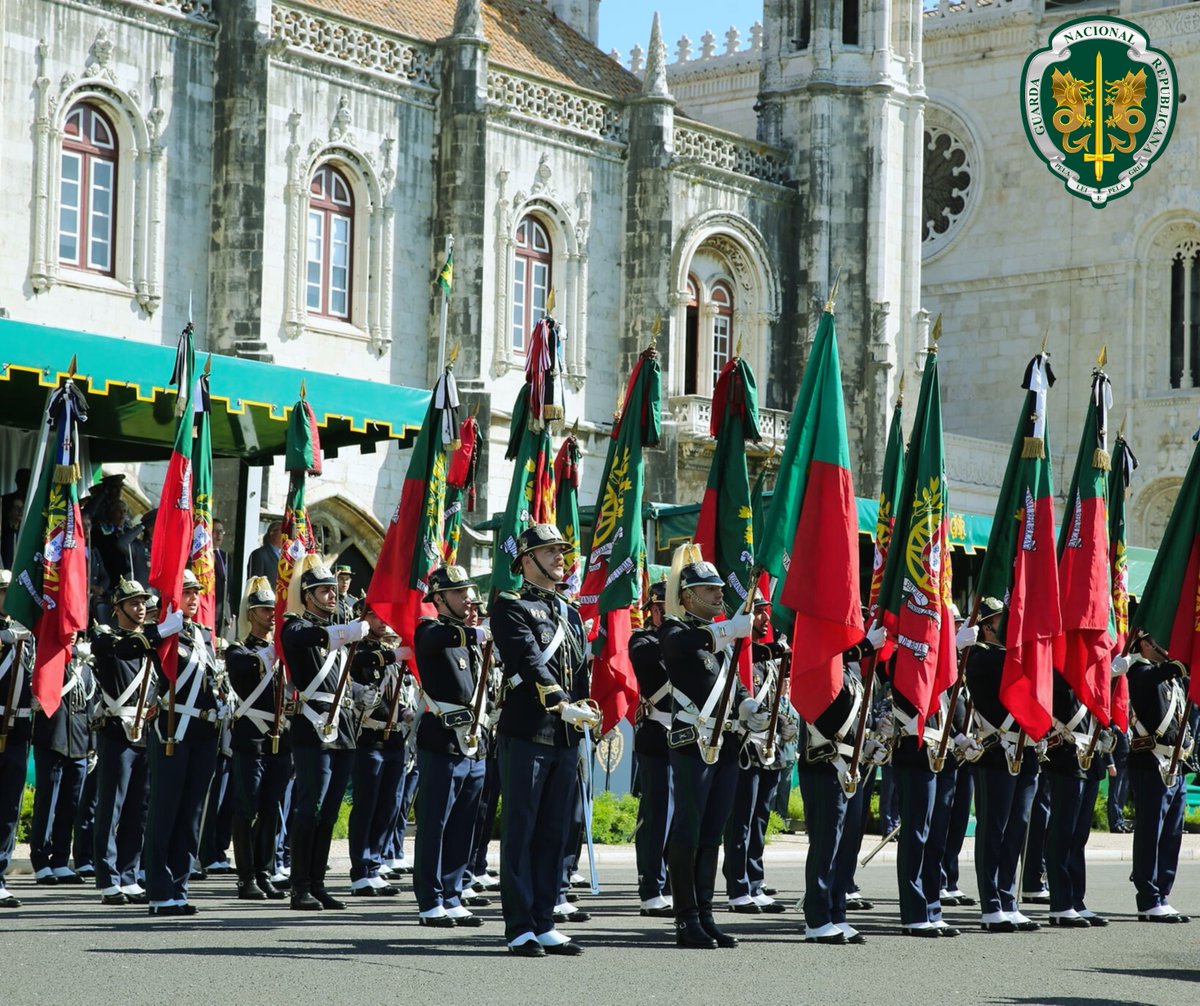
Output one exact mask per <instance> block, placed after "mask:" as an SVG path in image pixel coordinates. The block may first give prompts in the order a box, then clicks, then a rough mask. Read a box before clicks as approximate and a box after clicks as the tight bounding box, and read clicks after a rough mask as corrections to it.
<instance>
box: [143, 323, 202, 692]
mask: <svg viewBox="0 0 1200 1006" xmlns="http://www.w3.org/2000/svg"><path fill="white" fill-rule="evenodd" d="M194 339H195V333H194V330H193V328H192V323H191V322H190V321H189V322H188V323H187V327H186V328H184V330H183V334H182V335H181V336H180V337H179V348H178V350H177V352H176V355H175V371H174V373H173V374H172V375H171V384H173V385H174V386H175V389H176V395H177V399H176V406H175V411H176V414H177V415H178V416H179V421H178V426H177V427H176V430H175V446H174V447H173V449H172V450H171V459H170V460H169V461H168V462H167V476H166V478H165V479H164V481H163V487H162V493H161V495H160V497H159V504H158V519H157V520H156V521H155V522H154V539H153V541H152V542H151V544H150V586H151V587H153V588H154V589H155V590H157V591H158V596H159V621H162V619H164V618H166V617H167V615H168V614H169V613H171V612H173V611H178V610H179V606H180V603H181V602H182V600H183V571H184V569H186V568H187V566H188V562H189V560H190V559H191V555H192V536H193V533H194V529H195V520H194V516H193V513H192V447H193V441H194V440H195V432H196V419H197V411H198V408H199V403H198V399H199V397H200V388H199V381H198V380H197V377H196V347H195V341H194ZM158 655H159V661H160V664H161V666H162V671H163V674H165V675H166V676H167V678H168V679H170V680H171V681H174V680H175V677H176V674H177V673H178V670H179V647H178V645H176V641H175V639H174V638H168V639H166V640H165V641H164V642H163V643H162V645H161V646H159V649H158Z"/></svg>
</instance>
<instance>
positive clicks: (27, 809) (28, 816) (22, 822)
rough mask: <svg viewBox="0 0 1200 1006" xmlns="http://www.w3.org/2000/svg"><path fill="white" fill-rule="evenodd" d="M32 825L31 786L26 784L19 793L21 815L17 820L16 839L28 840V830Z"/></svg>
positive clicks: (20, 840)
mask: <svg viewBox="0 0 1200 1006" xmlns="http://www.w3.org/2000/svg"><path fill="white" fill-rule="evenodd" d="M32 826H33V787H32V786H26V787H25V792H24V793H22V794H21V817H20V819H19V820H18V821H17V841H18V842H28V841H29V831H30V829H31V828H32Z"/></svg>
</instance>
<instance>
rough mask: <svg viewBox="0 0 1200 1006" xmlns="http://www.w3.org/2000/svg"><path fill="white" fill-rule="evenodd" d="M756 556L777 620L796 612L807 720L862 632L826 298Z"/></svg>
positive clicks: (795, 690) (798, 691) (825, 702)
mask: <svg viewBox="0 0 1200 1006" xmlns="http://www.w3.org/2000/svg"><path fill="white" fill-rule="evenodd" d="M758 560H759V563H760V564H761V565H762V566H763V568H764V569H766V570H767V571H768V572H769V573H770V574H771V575H772V576H773V577H775V578H776V585H775V595H774V598H773V611H772V617H773V618H774V619H775V621H776V625H777V626H778V627H780V628H783V627H784V626H785V625H786V622H784V621H783V619H784V618H785V617H786V613H787V612H788V611H790V612H794V617H795V627H794V630H793V632H792V637H791V638H792V640H793V651H792V678H791V680H792V694H791V698H792V704H793V705H794V706H795V707H796V709H797V711H799V713H800V715H801V716H802V717H804V719H805V720H807V721H809V722H812V720H814V719H816V717H817V716H819V715H820V714H821V713H823V712H824V711H825V710H826V709H827V708H828V707H829V704H830V703H831V702H832V701H833V700H834V699H835V698H836V697H837V694H838V692H839V691H840V690H841V687H842V652H843V651H844V650H846V649H848V648H849V647H851V646H853V645H854V644H855V643H857V642H859V641H860V640H861V639H862V638H863V618H862V596H861V593H860V591H859V577H858V517H857V507H856V504H855V500H854V483H853V480H852V478H851V476H850V448H849V444H848V442H847V439H846V411H845V403H844V402H843V400H842V374H841V365H840V363H839V361H838V350H837V333H836V332H835V330H834V324H833V313H832V305H831V304H827V305H826V310H825V313H824V314H823V315H822V316H821V321H820V323H819V324H818V325H817V333H816V336H815V338H814V340H813V346H812V353H811V355H810V356H809V360H808V365H807V367H806V368H805V370H804V380H803V382H802V384H801V386H800V395H799V397H798V398H797V400H796V407H795V409H794V410H793V412H792V422H791V428H790V429H789V430H788V438H787V443H786V444H785V446H784V449H783V457H782V459H781V460H780V464H779V473H778V475H777V477H776V479H775V493H774V495H773V496H772V497H771V506H770V509H769V510H768V511H767V519H766V527H765V528H764V532H763V540H762V542H761V543H760V544H759V546H758Z"/></svg>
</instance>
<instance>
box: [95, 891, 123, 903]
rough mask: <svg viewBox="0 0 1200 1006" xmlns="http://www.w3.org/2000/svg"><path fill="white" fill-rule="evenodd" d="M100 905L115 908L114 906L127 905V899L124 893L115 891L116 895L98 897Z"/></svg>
mask: <svg viewBox="0 0 1200 1006" xmlns="http://www.w3.org/2000/svg"><path fill="white" fill-rule="evenodd" d="M100 904H102V905H109V906H113V907H115V906H116V905H128V904H129V899H128V898H127V897H126V896H125V892H124V891H117V893H116V894H102V895H100Z"/></svg>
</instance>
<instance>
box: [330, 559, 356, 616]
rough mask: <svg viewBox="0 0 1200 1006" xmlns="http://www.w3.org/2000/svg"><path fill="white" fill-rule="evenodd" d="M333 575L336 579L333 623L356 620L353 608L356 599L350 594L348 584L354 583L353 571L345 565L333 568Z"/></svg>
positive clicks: (341, 564)
mask: <svg viewBox="0 0 1200 1006" xmlns="http://www.w3.org/2000/svg"><path fill="white" fill-rule="evenodd" d="M333 575H334V576H336V577H337V616H336V617H335V618H334V621H335V622H350V621H353V620H354V619H355V618H357V617H358V616H357V614H356V613H355V608H356V607H357V601H358V599H357V598H356V597H355V596H354V595H353V594H351V593H350V584H351V583H352V582H353V581H354V570H353V569H351V568H350V566H349V565H347V564H346V563H340V564H339V565H337V566H334V567H333Z"/></svg>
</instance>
